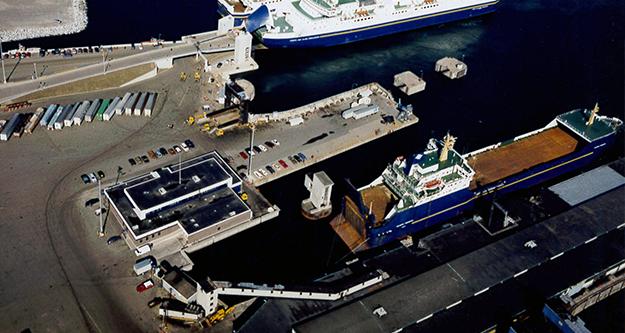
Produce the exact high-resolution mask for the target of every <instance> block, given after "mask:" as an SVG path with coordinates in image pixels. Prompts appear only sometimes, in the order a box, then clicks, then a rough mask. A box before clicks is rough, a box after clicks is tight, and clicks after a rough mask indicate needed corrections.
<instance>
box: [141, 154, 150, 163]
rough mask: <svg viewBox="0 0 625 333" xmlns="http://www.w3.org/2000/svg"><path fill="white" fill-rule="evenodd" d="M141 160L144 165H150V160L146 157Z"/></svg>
mask: <svg viewBox="0 0 625 333" xmlns="http://www.w3.org/2000/svg"><path fill="white" fill-rule="evenodd" d="M141 160H143V163H150V159H149V158H148V157H147V156H145V155H143V156H141Z"/></svg>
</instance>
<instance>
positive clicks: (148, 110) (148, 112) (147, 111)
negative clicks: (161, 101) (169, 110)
mask: <svg viewBox="0 0 625 333" xmlns="http://www.w3.org/2000/svg"><path fill="white" fill-rule="evenodd" d="M154 105H156V93H150V95H149V96H148V100H147V101H146V102H145V107H144V108H143V115H144V116H146V117H151V116H152V110H153V109H154Z"/></svg>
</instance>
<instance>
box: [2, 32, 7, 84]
mask: <svg viewBox="0 0 625 333" xmlns="http://www.w3.org/2000/svg"><path fill="white" fill-rule="evenodd" d="M0 62H2V82H4V83H5V84H6V83H7V76H6V73H5V72H4V56H3V55H2V39H0Z"/></svg>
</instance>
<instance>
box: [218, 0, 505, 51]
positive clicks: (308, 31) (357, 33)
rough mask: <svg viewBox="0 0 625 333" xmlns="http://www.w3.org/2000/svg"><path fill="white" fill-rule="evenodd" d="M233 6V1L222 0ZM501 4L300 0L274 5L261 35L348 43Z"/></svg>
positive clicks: (485, 0)
mask: <svg viewBox="0 0 625 333" xmlns="http://www.w3.org/2000/svg"><path fill="white" fill-rule="evenodd" d="M220 1H227V0H220ZM497 2H498V0H494V1H493V0H295V1H281V2H278V3H274V4H272V5H271V7H270V8H269V11H270V13H271V18H270V19H269V20H268V22H266V26H265V27H264V28H261V29H260V30H259V31H257V33H258V35H259V36H260V38H261V40H262V42H263V44H265V45H266V46H268V47H319V46H330V45H337V44H345V43H350V42H354V41H359V40H364V39H369V38H375V37H379V36H383V35H388V34H393V33H397V32H401V31H407V30H413V29H417V28H420V27H425V26H430V25H436V24H440V23H445V22H450V21H455V20H460V19H464V18H469V17H475V16H479V15H483V14H487V13H490V12H492V11H494V10H495V5H496V4H497Z"/></svg>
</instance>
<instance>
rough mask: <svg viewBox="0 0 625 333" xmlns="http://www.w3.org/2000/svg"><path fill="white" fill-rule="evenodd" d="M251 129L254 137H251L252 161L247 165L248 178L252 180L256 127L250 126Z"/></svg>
mask: <svg viewBox="0 0 625 333" xmlns="http://www.w3.org/2000/svg"><path fill="white" fill-rule="evenodd" d="M250 129H252V136H251V137H250V160H249V161H248V164H247V178H250V174H251V172H252V155H254V129H255V126H254V125H253V124H251V125H250Z"/></svg>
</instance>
